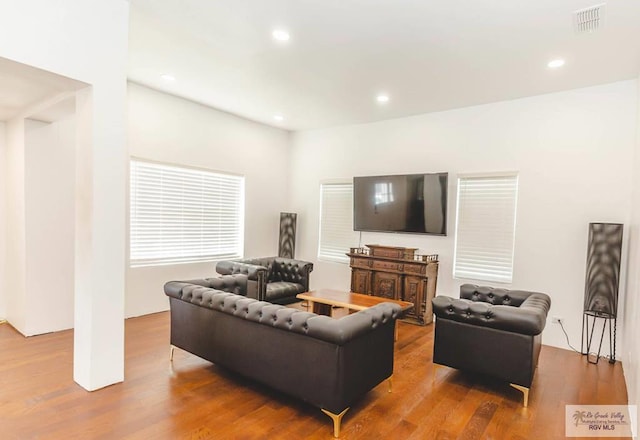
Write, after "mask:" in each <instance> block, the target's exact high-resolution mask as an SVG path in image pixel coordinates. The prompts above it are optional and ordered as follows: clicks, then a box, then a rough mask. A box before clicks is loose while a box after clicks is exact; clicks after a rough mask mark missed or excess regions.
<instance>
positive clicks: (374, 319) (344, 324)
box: [307, 303, 402, 345]
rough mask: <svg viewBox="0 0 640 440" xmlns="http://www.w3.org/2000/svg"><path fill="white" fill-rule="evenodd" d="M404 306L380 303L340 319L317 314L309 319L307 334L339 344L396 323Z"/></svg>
mask: <svg viewBox="0 0 640 440" xmlns="http://www.w3.org/2000/svg"><path fill="white" fill-rule="evenodd" d="M401 311H402V308H401V307H400V306H399V305H397V304H393V303H380V304H376V305H375V306H373V307H370V308H368V309H365V310H360V311H359V312H356V313H352V314H350V315H347V316H344V317H342V318H340V319H334V318H330V317H328V316H323V315H317V316H314V317H312V318H309V319H308V320H307V326H308V329H307V334H308V335H309V336H313V337H315V338H317V339H322V340H325V341H327V342H331V343H334V344H337V345H344V344H346V343H347V342H349V341H350V340H352V339H355V338H357V337H358V336H360V335H363V334H365V333H367V332H370V331H372V330H373V329H375V328H377V327H378V326H381V325H387V324H389V325H394V321H395V320H396V319H397V318H398V316H399V314H400V312H401Z"/></svg>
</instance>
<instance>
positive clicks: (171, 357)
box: [169, 345, 176, 362]
mask: <svg viewBox="0 0 640 440" xmlns="http://www.w3.org/2000/svg"><path fill="white" fill-rule="evenodd" d="M175 349H176V347H174V346H173V345H172V346H171V348H170V349H169V362H173V350H175Z"/></svg>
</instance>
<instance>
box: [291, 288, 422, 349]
mask: <svg viewBox="0 0 640 440" xmlns="http://www.w3.org/2000/svg"><path fill="white" fill-rule="evenodd" d="M296 297H297V298H299V299H302V300H306V301H308V302H309V304H313V313H317V314H318V315H327V316H331V309H332V307H345V308H347V309H349V310H364V309H368V308H369V307H373V306H375V305H376V304H380V303H383V302H391V303H394V304H398V305H399V306H400V307H401V308H402V312H401V314H404V313H405V312H406V311H407V310H409V309H411V308H412V307H413V303H410V302H407V301H400V300H396V299H387V298H380V297H378V296H371V295H363V294H361V293H352V292H343V291H341V290H333V289H317V290H312V291H311V292H305V293H300V294H299V295H297V296H296ZM397 339H398V327H397V326H396V340H397Z"/></svg>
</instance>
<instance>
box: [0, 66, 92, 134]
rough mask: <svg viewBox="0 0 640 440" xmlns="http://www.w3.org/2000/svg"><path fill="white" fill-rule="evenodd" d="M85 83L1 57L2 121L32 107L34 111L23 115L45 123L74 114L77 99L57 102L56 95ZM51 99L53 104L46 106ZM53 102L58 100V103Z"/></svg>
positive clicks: (0, 97)
mask: <svg viewBox="0 0 640 440" xmlns="http://www.w3.org/2000/svg"><path fill="white" fill-rule="evenodd" d="M85 86H86V84H84V83H82V82H79V81H75V80H73V79H70V78H65V77H63V76H60V75H56V74H54V73H51V72H47V71H44V70H40V69H36V68H35V67H31V66H27V65H25V64H20V63H16V62H15V61H11V60H7V59H5V58H0V121H6V120H9V119H11V118H13V117H15V116H17V115H18V114H23V113H24V112H25V111H28V110H29V109H32V110H34V112H33V113H31V114H25V115H24V116H27V117H30V118H34V119H38V120H41V121H46V122H51V121H53V120H56V119H59V118H60V117H61V116H62V115H63V114H64V115H67V114H70V113H71V114H72V113H73V111H75V102H74V101H73V100H63V101H61V102H57V101H58V100H56V97H61V95H64V94H66V93H68V92H70V91H74V90H78V89H80V88H82V87H85ZM50 100H51V101H52V102H51V104H52V105H51V106H46V103H47V102H48V101H50ZM53 101H56V102H55V105H54V102H53ZM43 104H45V106H44V107H43V106H42V105H43Z"/></svg>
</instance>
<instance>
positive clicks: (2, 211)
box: [0, 122, 7, 320]
mask: <svg viewBox="0 0 640 440" xmlns="http://www.w3.org/2000/svg"><path fill="white" fill-rule="evenodd" d="M6 156H7V146H6V130H5V123H4V122H0V320H3V319H6V318H7V305H6V300H5V297H6V292H7V288H6V286H5V280H6V278H5V261H6V255H7V226H6V224H7V222H6V216H7V208H6V197H7V164H6V161H7V159H6Z"/></svg>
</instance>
